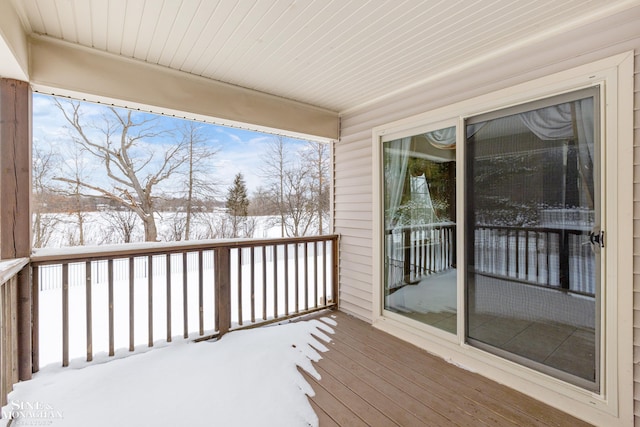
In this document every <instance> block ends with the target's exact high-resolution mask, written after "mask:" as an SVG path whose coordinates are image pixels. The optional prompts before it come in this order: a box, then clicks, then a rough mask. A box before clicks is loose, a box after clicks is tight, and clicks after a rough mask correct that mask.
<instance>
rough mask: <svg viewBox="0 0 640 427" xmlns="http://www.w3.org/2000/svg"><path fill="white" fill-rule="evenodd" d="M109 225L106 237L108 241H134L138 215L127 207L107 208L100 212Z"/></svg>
mask: <svg viewBox="0 0 640 427" xmlns="http://www.w3.org/2000/svg"><path fill="white" fill-rule="evenodd" d="M102 215H104V216H105V217H106V218H108V220H109V223H110V224H111V226H110V227H109V230H108V236H107V238H106V240H107V242H109V243H132V242H134V241H135V230H136V225H137V222H138V220H139V218H138V216H137V215H136V214H135V213H134V212H133V211H132V210H129V209H121V210H108V211H104V212H102Z"/></svg>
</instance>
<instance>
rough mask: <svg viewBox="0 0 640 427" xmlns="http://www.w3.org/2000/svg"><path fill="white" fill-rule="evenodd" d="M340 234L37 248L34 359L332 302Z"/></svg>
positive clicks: (200, 332) (90, 353) (244, 322)
mask: <svg viewBox="0 0 640 427" xmlns="http://www.w3.org/2000/svg"><path fill="white" fill-rule="evenodd" d="M337 251H338V236H336V235H330V236H313V237H300V238H286V239H264V240H254V239H250V240H249V239H246V240H209V241H193V242H175V243H173V242H172V243H146V244H127V245H109V246H100V247H78V248H67V249H57V250H50V249H43V250H38V251H36V252H35V253H34V255H33V256H32V258H31V261H32V266H33V283H34V291H35V293H37V294H38V301H37V304H38V306H39V323H38V324H37V325H35V328H36V332H35V336H36V337H38V341H39V363H40V364H46V363H52V362H59V361H60V360H62V365H63V366H67V365H68V364H69V360H70V359H72V358H78V357H86V360H87V361H91V360H93V357H94V355H96V354H97V353H99V352H107V353H108V355H109V356H113V355H114V354H115V350H116V349H117V348H128V349H129V351H134V350H135V349H136V347H139V346H141V345H142V346H144V347H153V346H154V344H159V342H158V341H156V340H158V339H160V337H162V338H161V341H160V342H165V341H166V342H171V341H172V340H173V339H174V338H181V339H196V340H202V339H209V338H215V337H219V336H221V335H223V334H224V333H226V332H227V331H229V330H236V329H243V328H247V327H253V326H258V325H263V324H265V323H270V322H274V321H280V320H284V319H287V318H290V317H293V316H297V315H300V314H304V313H308V312H312V311H316V310H320V309H324V308H329V307H333V306H335V305H337V295H338V294H337V272H336V269H337Z"/></svg>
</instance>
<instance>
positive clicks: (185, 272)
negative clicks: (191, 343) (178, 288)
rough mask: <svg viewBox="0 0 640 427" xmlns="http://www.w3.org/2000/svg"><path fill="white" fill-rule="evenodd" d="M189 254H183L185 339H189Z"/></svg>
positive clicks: (183, 321)
mask: <svg viewBox="0 0 640 427" xmlns="http://www.w3.org/2000/svg"><path fill="white" fill-rule="evenodd" d="M188 277H189V276H188V273H187V253H186V252H182V316H183V317H182V324H183V328H184V330H183V334H182V336H183V338H184V339H187V338H189V302H188V297H189V296H188V292H187V291H188V289H187V279H188Z"/></svg>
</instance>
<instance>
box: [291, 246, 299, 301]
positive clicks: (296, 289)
mask: <svg viewBox="0 0 640 427" xmlns="http://www.w3.org/2000/svg"><path fill="white" fill-rule="evenodd" d="M293 272H294V276H293V277H295V280H294V286H295V287H294V290H293V293H294V297H295V300H296V302H295V308H296V310H295V313H298V312H299V311H300V301H299V298H300V292H299V290H300V276H299V275H300V271H299V269H298V243H295V244H294V245H293Z"/></svg>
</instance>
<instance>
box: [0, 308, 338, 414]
mask: <svg viewBox="0 0 640 427" xmlns="http://www.w3.org/2000/svg"><path fill="white" fill-rule="evenodd" d="M335 325H336V322H335V321H334V320H333V319H331V318H327V317H325V318H322V319H321V321H320V320H307V321H300V322H295V323H287V324H282V325H277V326H270V327H263V328H258V329H254V330H246V331H237V332H233V333H231V334H228V335H225V336H224V337H223V338H222V339H221V340H219V341H216V342H203V343H198V344H195V343H190V342H183V343H180V344H177V345H172V346H167V347H165V348H161V349H157V350H154V351H149V352H146V353H143V354H137V355H134V356H131V357H125V358H121V359H119V358H117V359H116V360H114V359H111V361H110V362H109V363H98V364H96V363H94V364H91V365H90V366H86V365H80V366H77V367H70V368H60V367H55V366H49V367H48V368H45V369H43V370H41V372H39V373H37V374H36V375H35V376H34V379H33V380H31V381H27V382H22V383H18V384H17V385H16V386H15V389H14V391H13V392H12V393H10V394H9V399H8V400H9V403H8V404H7V406H5V407H4V408H2V419H1V420H0V426H3V427H4V426H7V424H8V421H7V418H8V417H9V416H11V415H12V416H14V418H16V419H15V420H14V422H13V423H12V424H11V425H12V426H27V425H47V426H53V427H86V426H92V427H103V426H104V427H111V426H116V425H117V426H132V427H133V426H136V427H137V426H190V427H195V426H225V427H234V426H238V427H244V426H264V427H270V426H273V427H297V426H317V425H318V418H317V416H316V414H315V413H314V411H313V409H312V407H311V405H310V404H309V402H308V400H307V395H309V396H313V395H314V392H313V390H312V388H311V386H310V385H309V384H308V383H307V382H306V381H305V379H304V378H303V376H302V375H301V374H300V372H299V371H298V368H301V369H303V370H305V371H306V372H308V373H309V374H310V375H312V376H314V377H315V378H319V374H318V373H317V371H316V370H315V368H314V367H313V364H312V363H311V362H312V361H318V360H319V359H320V358H321V355H320V353H321V352H325V351H327V347H326V344H327V343H329V342H330V341H331V338H330V335H331V334H332V333H333V329H332V326H335ZM312 334H313V335H312Z"/></svg>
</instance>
